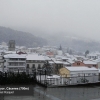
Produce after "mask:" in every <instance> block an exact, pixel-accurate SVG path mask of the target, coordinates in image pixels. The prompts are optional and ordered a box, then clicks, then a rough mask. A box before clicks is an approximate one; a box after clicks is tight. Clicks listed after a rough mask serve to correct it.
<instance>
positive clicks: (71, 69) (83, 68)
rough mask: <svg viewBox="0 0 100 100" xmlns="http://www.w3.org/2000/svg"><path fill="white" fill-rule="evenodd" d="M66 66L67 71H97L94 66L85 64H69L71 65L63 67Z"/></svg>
mask: <svg viewBox="0 0 100 100" xmlns="http://www.w3.org/2000/svg"><path fill="white" fill-rule="evenodd" d="M65 68H67V69H68V70H69V71H94V70H95V71H98V69H96V68H94V67H91V68H89V67H86V66H71V67H65Z"/></svg>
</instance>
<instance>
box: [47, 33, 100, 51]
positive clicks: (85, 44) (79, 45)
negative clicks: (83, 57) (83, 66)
mask: <svg viewBox="0 0 100 100" xmlns="http://www.w3.org/2000/svg"><path fill="white" fill-rule="evenodd" d="M45 38H47V39H48V44H49V45H53V46H54V45H56V46H60V45H62V47H63V48H71V49H72V50H75V51H82V52H84V51H86V50H89V51H100V42H99V41H95V40H92V39H89V38H84V37H83V36H81V37H79V36H75V35H72V34H68V33H64V34H63V33H62V34H61V33H59V34H54V35H47V36H46V37H45Z"/></svg>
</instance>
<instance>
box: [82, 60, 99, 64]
mask: <svg viewBox="0 0 100 100" xmlns="http://www.w3.org/2000/svg"><path fill="white" fill-rule="evenodd" d="M83 63H84V64H94V65H96V64H97V63H96V62H94V61H90V60H86V61H83Z"/></svg>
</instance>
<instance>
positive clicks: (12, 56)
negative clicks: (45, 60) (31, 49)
mask: <svg viewBox="0 0 100 100" xmlns="http://www.w3.org/2000/svg"><path fill="white" fill-rule="evenodd" d="M4 58H26V54H22V55H19V54H7V55H4Z"/></svg>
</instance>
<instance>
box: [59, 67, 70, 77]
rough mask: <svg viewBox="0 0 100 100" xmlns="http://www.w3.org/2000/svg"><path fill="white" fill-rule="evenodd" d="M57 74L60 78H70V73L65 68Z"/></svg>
mask: <svg viewBox="0 0 100 100" xmlns="http://www.w3.org/2000/svg"><path fill="white" fill-rule="evenodd" d="M59 74H60V75H61V76H62V77H70V71H69V70H68V69H67V68H65V67H63V68H61V69H59Z"/></svg>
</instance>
